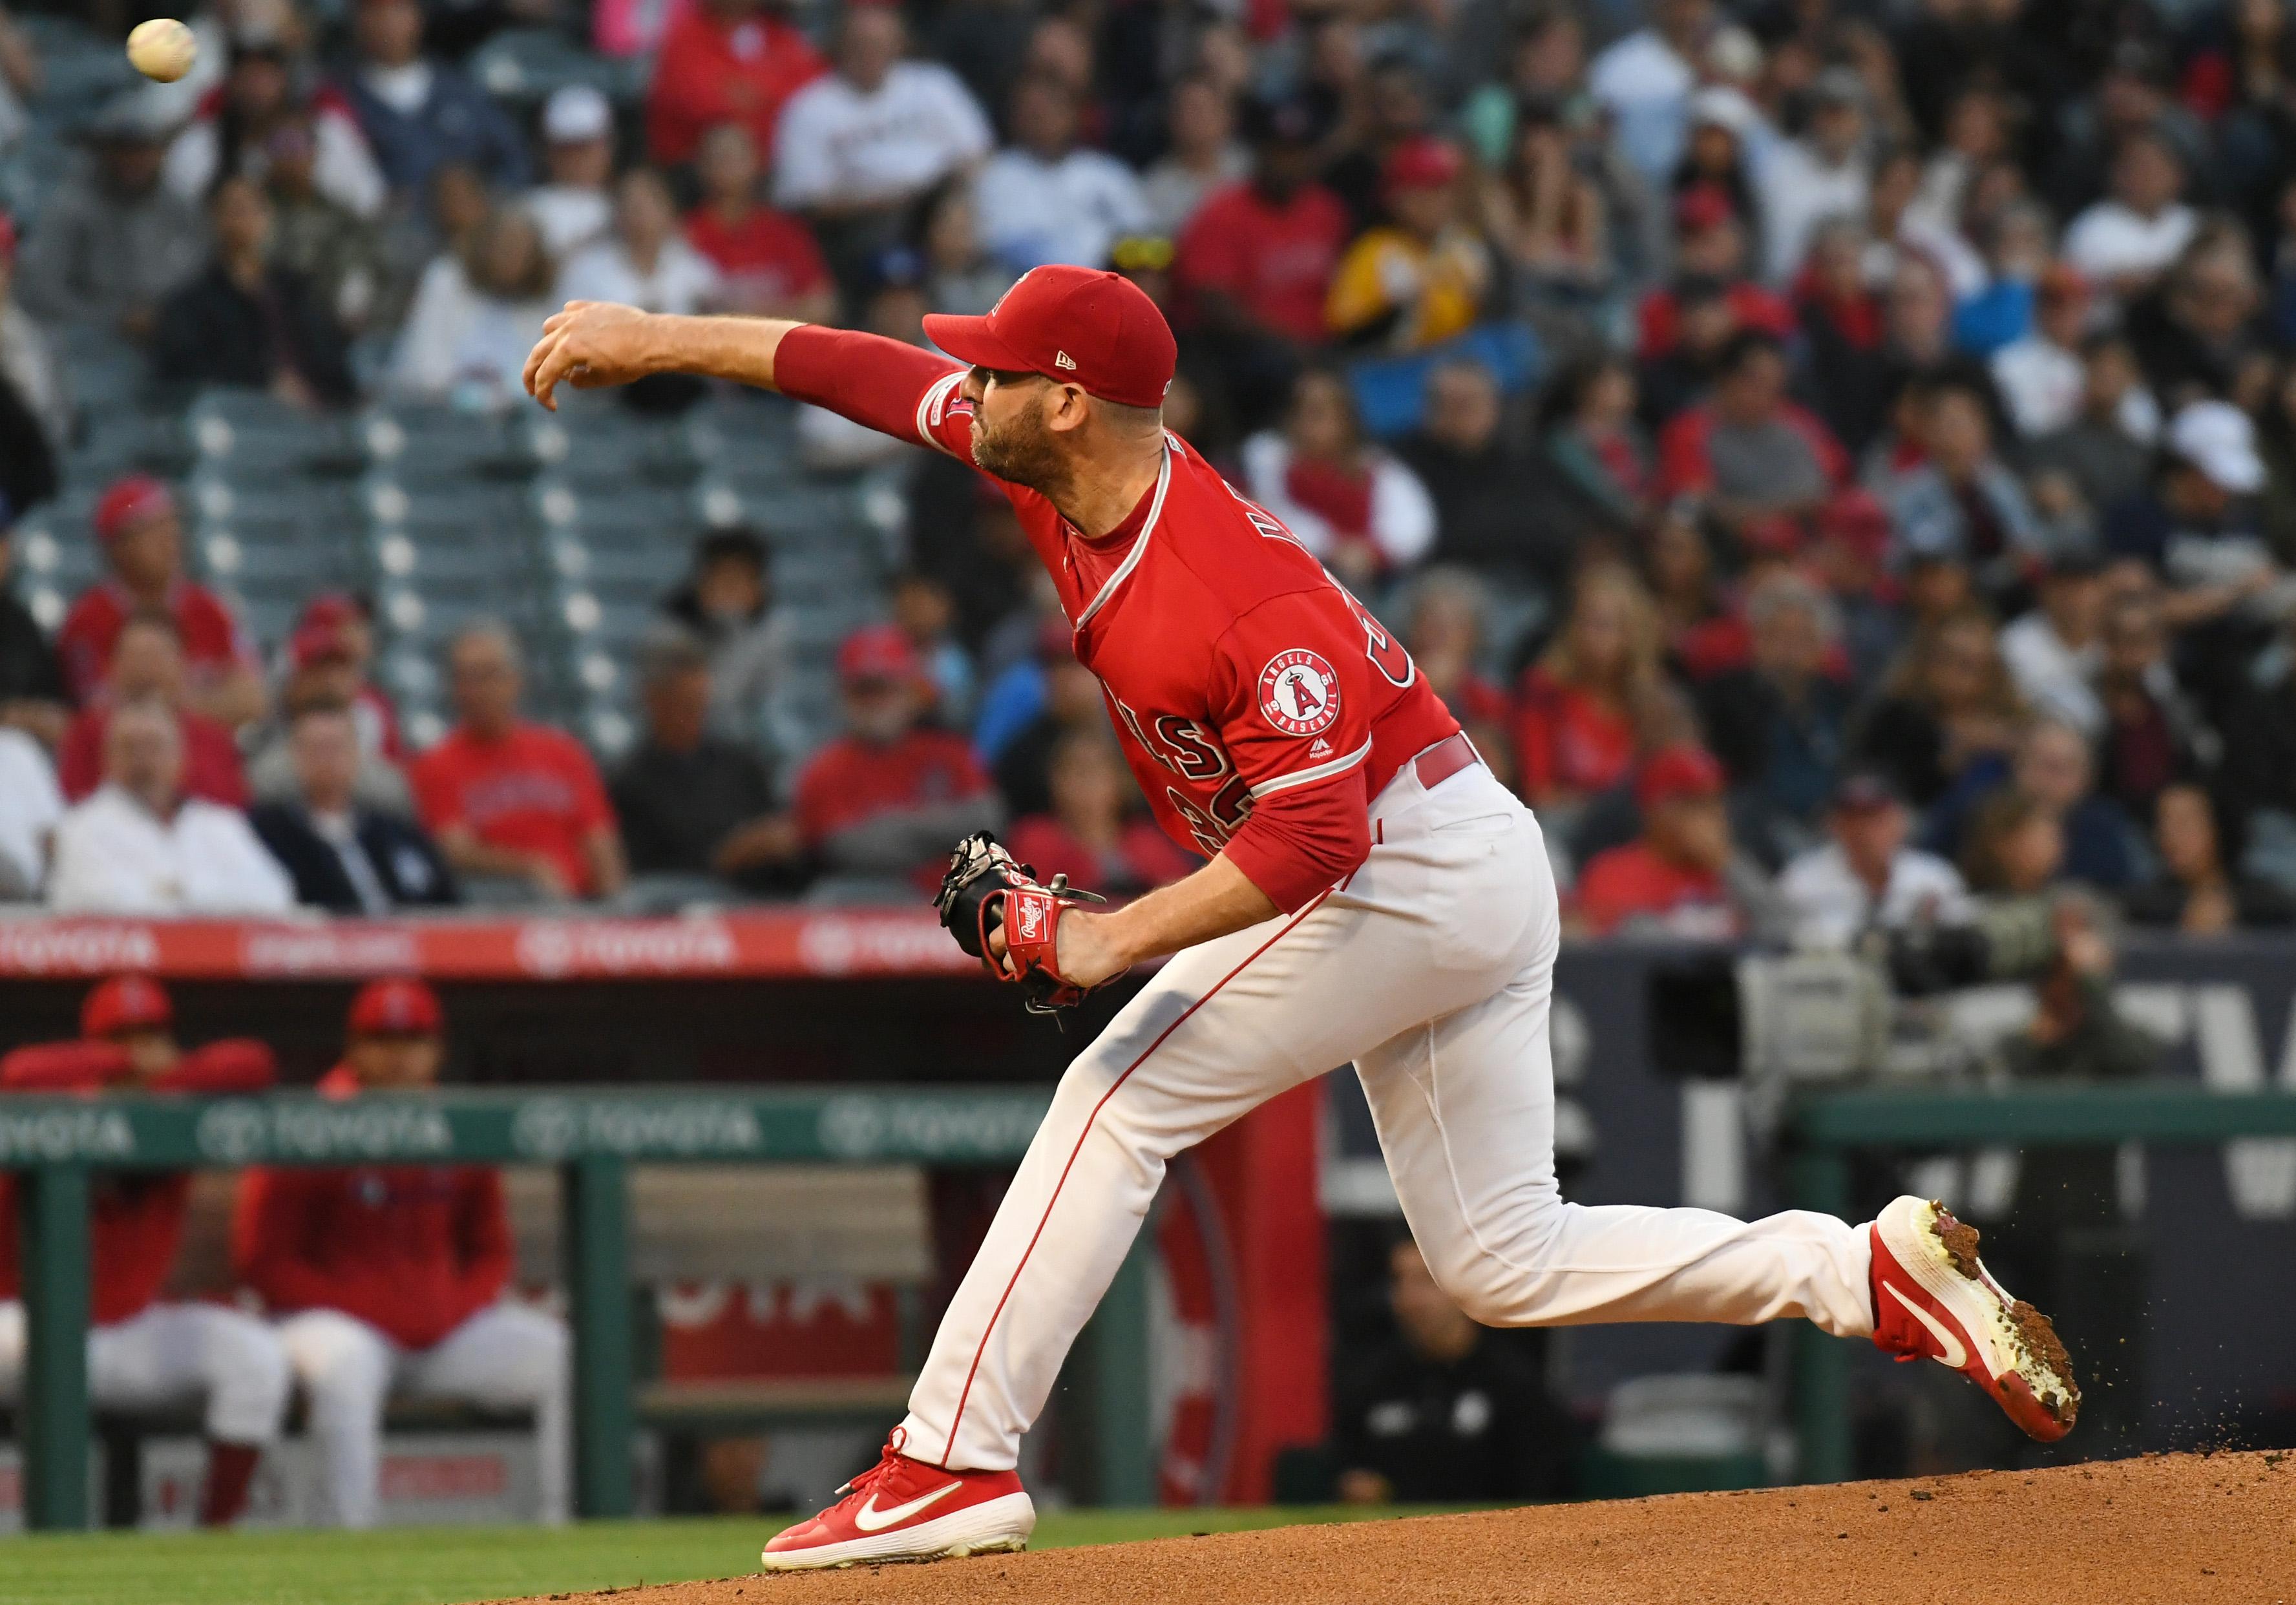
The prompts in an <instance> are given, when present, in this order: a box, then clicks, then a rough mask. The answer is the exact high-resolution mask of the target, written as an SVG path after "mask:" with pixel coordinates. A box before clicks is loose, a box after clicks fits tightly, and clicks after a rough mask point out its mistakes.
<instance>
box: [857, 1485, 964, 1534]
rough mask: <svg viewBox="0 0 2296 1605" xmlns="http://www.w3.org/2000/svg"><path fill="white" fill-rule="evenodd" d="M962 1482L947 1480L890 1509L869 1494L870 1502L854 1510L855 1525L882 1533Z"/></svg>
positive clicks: (866, 1531) (945, 1495)
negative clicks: (925, 1492)
mask: <svg viewBox="0 0 2296 1605" xmlns="http://www.w3.org/2000/svg"><path fill="white" fill-rule="evenodd" d="M959 1486H962V1485H961V1484H958V1483H954V1482H945V1483H943V1484H941V1485H940V1486H939V1487H937V1488H935V1489H934V1490H933V1491H932V1492H931V1493H930V1494H918V1495H917V1496H916V1497H915V1498H914V1499H912V1500H910V1501H909V1502H908V1503H906V1504H897V1505H895V1506H894V1507H893V1508H892V1509H891V1510H890V1511H881V1510H879V1509H878V1508H877V1496H876V1495H875V1494H870V1495H869V1503H866V1504H865V1505H863V1506H862V1507H861V1508H860V1509H859V1510H857V1511H854V1512H853V1525H854V1526H855V1527H859V1528H860V1529H861V1530H862V1531H863V1532H865V1533H881V1532H883V1531H884V1530H885V1529H886V1528H887V1527H892V1526H894V1525H895V1524H896V1523H898V1522H903V1521H906V1520H907V1519H909V1518H910V1517H912V1516H914V1515H915V1514H916V1513H917V1512H918V1511H922V1510H924V1509H925V1508H927V1507H928V1506H930V1505H934V1504H938V1503H940V1502H941V1501H942V1500H944V1499H946V1498H947V1497H948V1496H949V1495H950V1494H954V1493H955V1492H956V1490H957V1489H958V1487H959Z"/></svg>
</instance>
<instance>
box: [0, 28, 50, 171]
mask: <svg viewBox="0 0 2296 1605" xmlns="http://www.w3.org/2000/svg"><path fill="white" fill-rule="evenodd" d="M40 78H41V70H40V53H39V50H38V48H37V46H36V45H34V44H33V43H32V40H31V36H30V35H29V34H27V33H26V32H25V31H24V30H23V29H21V28H19V27H18V26H17V25H16V22H15V20H14V19H13V18H12V17H10V16H9V15H8V12H7V10H6V9H5V8H4V7H0V155H4V154H6V153H7V152H8V151H12V150H14V149H15V147H16V145H17V144H18V143H20V142H21V140H22V139H23V137H24V133H25V130H26V129H28V128H29V127H31V120H32V119H31V117H30V114H29V113H28V112H27V111H25V110H24V102H25V100H26V99H27V98H28V97H29V96H32V95H35V94H38V93H39V88H40Z"/></svg>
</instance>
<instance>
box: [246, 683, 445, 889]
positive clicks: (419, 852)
mask: <svg viewBox="0 0 2296 1605" xmlns="http://www.w3.org/2000/svg"><path fill="white" fill-rule="evenodd" d="M287 754H288V761H289V763H290V764H291V766H292V772H293V776H294V785H295V792H294V797H293V798H292V800H291V801H283V802H264V803H259V804H258V805H257V806H256V807H255V808H254V809H253V810H252V811H251V812H250V814H249V815H248V823H250V824H251V825H253V826H254V827H255V833H256V835H257V836H258V837H260V838H261V839H262V841H263V845H264V846H265V848H268V849H269V851H270V853H271V856H273V857H274V858H276V859H277V860H278V861H279V862H280V864H282V865H283V866H284V867H285V869H286V871H287V873H288V875H289V877H290V878H291V880H293V881H294V883H295V900H296V901H297V902H298V903H301V904H304V905H307V906H310V907H313V908H324V909H326V910H328V911H329V912H330V913H339V914H365V915H368V916H370V917H373V916H377V915H381V914H388V913H392V912H393V911H394V910H397V909H400V908H408V907H425V906H430V905H440V904H448V903H452V902H454V901H455V881H454V877H453V876H452V875H450V874H448V873H447V864H446V860H445V859H443V858H442V857H440V856H439V849H438V848H437V847H436V846H435V845H433V843H432V842H431V840H430V838H429V837H428V836H425V835H424V834H423V833H422V831H421V830H419V829H418V828H417V827H416V826H415V825H414V823H413V822H411V821H409V820H407V819H406V818H404V817H402V816H401V815H397V814H389V813H384V812H381V811H380V810H377V809H373V808H369V807H363V806H361V804H360V802H359V800H358V798H357V791H356V789H355V782H357V779H358V773H359V763H360V754H359V741H358V726H357V724H356V722H355V721H354V720H353V719H352V717H351V710H350V707H349V705H348V703H344V702H326V701H310V702H306V703H304V704H302V705H301V706H300V707H299V708H296V710H295V711H294V713H293V714H292V715H291V717H290V718H289V720H288V725H287Z"/></svg>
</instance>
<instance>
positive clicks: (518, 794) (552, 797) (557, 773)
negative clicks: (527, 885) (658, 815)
mask: <svg viewBox="0 0 2296 1605" xmlns="http://www.w3.org/2000/svg"><path fill="white" fill-rule="evenodd" d="M407 780H408V782H409V783H410V784H412V785H413V787H414V807H415V812H417V813H418V814H420V815H422V825H423V828H424V829H425V830H427V831H430V833H431V834H432V835H434V836H436V835H438V834H439V833H440V832H441V831H447V830H450V829H453V828H454V827H455V826H458V825H459V826H463V827H466V828H468V829H469V831H471V834H472V835H474V836H476V837H477V838H478V839H480V841H482V842H484V843H485V844H486V845H487V846H488V847H493V848H507V849H509V850H510V851H512V852H525V853H544V854H547V855H548V856H549V857H550V859H551V862H553V864H557V866H558V872H559V873H560V874H562V875H563V876H564V877H565V878H566V884H567V885H569V886H570V887H572V888H574V889H575V890H576V891H577V892H581V893H589V892H593V891H595V890H596V889H597V888H595V887H594V886H593V885H592V884H591V882H590V861H589V859H588V858H587V857H586V856H584V854H583V851H582V843H583V841H584V839H586V837H587V836H588V835H589V834H590V832H591V831H597V830H611V829H613V828H614V808H613V805H612V804H611V803H610V802H608V801H607V800H606V788H605V787H604V785H603V784H602V783H601V782H600V781H599V779H598V766H597V765H595V764H594V763H592V762H591V761H590V755H589V754H588V753H587V752H586V751H584V750H583V749H582V744H581V743H580V742H578V741H576V740H575V739H574V738H573V737H571V736H570V735H566V734H563V733H561V732H559V731H555V730H552V729H550V728H548V727H547V726H545V725H512V727H511V729H510V731H509V733H507V734H505V735H504V737H503V738H502V739H501V740H500V741H481V740H480V739H479V738H478V737H477V736H474V735H472V734H471V733H470V732H469V731H467V730H464V729H462V728H460V727H457V728H455V729H454V730H451V731H449V732H447V735H446V738H445V739H444V740H442V741H439V744H438V745H437V746H435V747H433V748H431V749H430V750H429V751H428V752H426V753H424V754H423V755H422V757H418V758H416V759H415V760H414V766H413V767H412V769H410V770H409V771H408V774H407Z"/></svg>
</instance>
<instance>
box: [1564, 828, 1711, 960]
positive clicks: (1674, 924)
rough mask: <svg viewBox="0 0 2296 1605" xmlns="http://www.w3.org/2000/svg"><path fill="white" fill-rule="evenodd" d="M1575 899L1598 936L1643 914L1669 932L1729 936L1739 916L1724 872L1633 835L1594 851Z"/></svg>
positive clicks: (1605, 934)
mask: <svg viewBox="0 0 2296 1605" xmlns="http://www.w3.org/2000/svg"><path fill="white" fill-rule="evenodd" d="M1574 901H1576V902H1577V904H1578V905H1579V913H1580V915H1581V916H1583V917H1584V918H1585V920H1586V921H1587V924H1588V926H1590V927H1591V928H1592V929H1593V930H1594V932H1595V935H1596V936H1607V935H1608V934H1609V933H1610V932H1611V931H1612V930H1615V929H1618V927H1619V926H1620V924H1621V923H1622V922H1624V921H1627V920H1628V919H1631V918H1634V917H1635V916H1636V915H1644V916H1647V917H1649V918H1652V919H1654V920H1657V921H1660V922H1661V924H1662V925H1664V926H1665V927H1666V929H1667V930H1668V932H1669V934H1670V935H1674V936H1681V937H1714V938H1720V937H1730V936H1735V935H1736V934H1738V916H1737V913H1736V911H1735V910H1734V909H1733V908H1732V907H1731V905H1730V897H1729V892H1728V890H1727V889H1726V888H1725V887H1724V886H1723V884H1722V877H1721V876H1720V875H1718V874H1715V873H1713V872H1710V871H1708V870H1702V869H1693V868H1692V867H1690V866H1688V865H1686V864H1676V863H1674V862H1673V861H1672V860H1670V859H1666V858H1661V857H1660V856H1658V854H1657V853H1655V852H1653V851H1652V850H1651V848H1650V846H1649V844H1648V843H1646V842H1641V841H1630V842H1628V843H1627V845H1626V846H1624V847H1616V848H1611V849H1609V850H1608V851H1607V852H1601V853H1597V854H1595V856H1594V858H1593V859H1592V860H1591V861H1590V862H1589V863H1588V864H1587V870H1586V872H1585V873H1584V874H1582V875H1580V876H1579V885H1578V887H1577V888H1576V891H1575V893H1574Z"/></svg>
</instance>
